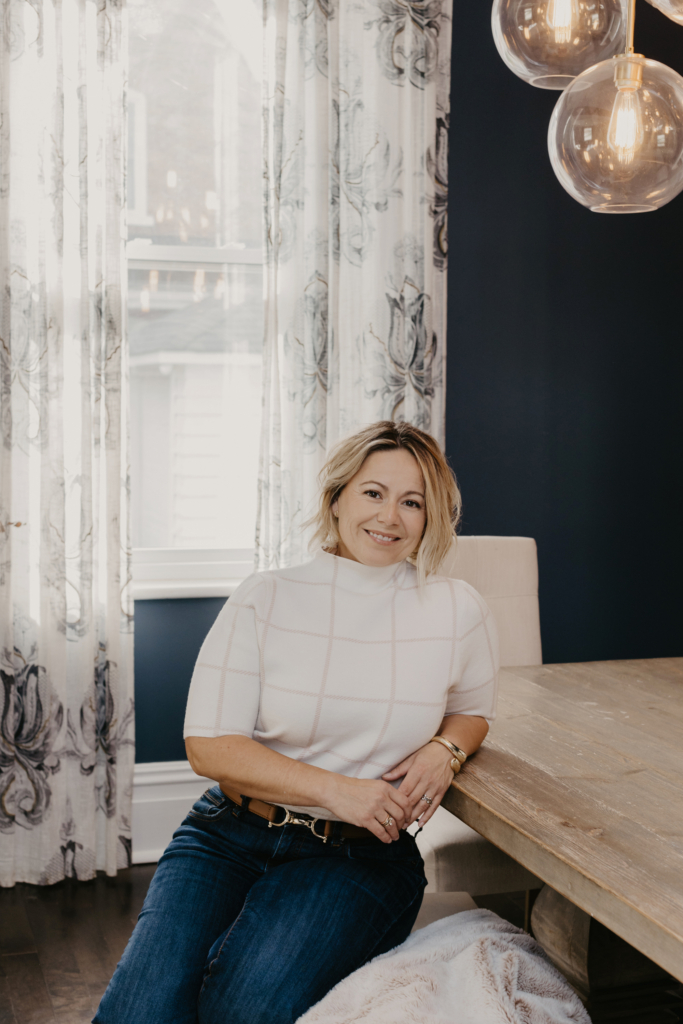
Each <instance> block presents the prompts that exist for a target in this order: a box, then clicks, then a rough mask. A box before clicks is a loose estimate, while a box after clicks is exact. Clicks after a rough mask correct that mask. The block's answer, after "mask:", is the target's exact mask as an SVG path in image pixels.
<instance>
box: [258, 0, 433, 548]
mask: <svg viewBox="0 0 683 1024" xmlns="http://www.w3.org/2000/svg"><path fill="white" fill-rule="evenodd" d="M451 4H452V0H264V18H265V33H266V41H265V47H266V54H265V69H266V72H265V74H266V78H265V90H264V146H265V154H264V207H265V219H266V255H267V266H266V275H267V278H266V332H265V355H264V359H265V363H264V371H265V372H264V387H265V392H264V408H263V431H262V442H261V462H260V471H259V514H258V524H257V545H256V546H257V566H258V567H259V568H269V567H271V568H272V567H277V566H285V565H289V564H292V563H297V562H301V561H302V560H303V559H304V558H305V555H306V538H305V537H304V535H303V534H302V531H301V524H302V521H303V519H304V518H305V517H306V516H307V515H308V514H310V512H311V511H312V503H313V502H314V501H315V497H316V494H317V482H316V477H317V473H318V471H319V469H320V467H321V465H322V462H323V461H324V457H325V453H326V452H327V450H328V449H329V447H330V446H331V445H332V444H334V443H335V442H336V441H337V440H338V439H339V438H340V437H342V436H344V435H345V434H347V433H351V432H352V431H354V430H356V429H358V428H359V427H361V426H363V425H364V424H367V423H371V422H373V421H375V420H379V419H393V420H407V421H410V422H412V423H414V424H416V425H417V426H420V427H422V428H424V429H426V430H429V431H430V432H431V433H433V434H434V435H435V436H436V437H437V438H438V439H439V440H440V441H442V442H443V432H444V372H445V348H444V342H445V332H446V303H445V284H446V256H447V235H446V215H447V185H448V173H447V163H448V118H449V89H450V45H451V44H450V36H451Z"/></svg>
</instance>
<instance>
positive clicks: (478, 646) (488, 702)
mask: <svg viewBox="0 0 683 1024" xmlns="http://www.w3.org/2000/svg"><path fill="white" fill-rule="evenodd" d="M449 582H450V583H451V585H452V586H453V588H454V590H455V595H454V598H455V600H456V601H457V603H458V608H457V614H456V617H455V621H456V637H455V647H456V652H457V654H456V658H455V678H454V680H453V682H452V683H451V686H450V688H449V691H448V699H447V701H446V711H445V714H447V715H477V716H479V717H480V718H485V719H486V720H487V721H488V722H492V721H493V720H494V718H495V717H496V702H497V699H498V669H499V654H498V631H497V629H496V623H495V620H494V618H493V615H492V614H491V610H490V609H489V607H488V605H487V604H486V602H485V601H484V599H483V597H482V596H481V594H478V593H477V591H476V590H475V589H474V587H471V586H470V585H469V584H468V583H464V582H463V581H462V580H451V581H449Z"/></svg>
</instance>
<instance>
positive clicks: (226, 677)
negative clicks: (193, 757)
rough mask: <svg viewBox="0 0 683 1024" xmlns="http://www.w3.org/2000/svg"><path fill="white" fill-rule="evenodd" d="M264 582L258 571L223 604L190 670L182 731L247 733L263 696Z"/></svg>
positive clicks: (208, 734) (194, 733) (195, 733)
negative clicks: (261, 611) (261, 636)
mask: <svg viewBox="0 0 683 1024" xmlns="http://www.w3.org/2000/svg"><path fill="white" fill-rule="evenodd" d="M265 587H266V584H265V581H264V579H263V577H262V576H260V575H259V574H258V573H255V574H254V575H253V576H250V577H249V578H248V579H246V580H244V582H243V583H241V584H240V586H239V587H238V588H237V590H236V591H235V593H234V594H233V595H232V597H230V598H229V599H228V600H227V601H226V602H225V605H224V606H223V608H222V609H221V611H220V613H219V615H218V618H217V619H216V621H215V622H214V624H213V626H212V627H211V629H210V631H209V633H208V636H207V637H206V640H205V641H204V643H203V644H202V647H201V650H200V652H199V657H198V658H197V663H196V664H195V667H194V672H193V673H192V682H191V683H190V692H189V694H188V698H187V708H186V711H185V728H184V730H183V736H185V737H187V736H205V737H209V738H213V737H216V736H231V735H238V736H249V737H251V736H252V735H253V732H254V727H255V725H256V719H257V716H258V710H259V701H260V696H261V677H260V670H259V664H260V653H259V642H258V622H257V615H258V604H259V598H260V597H261V596H262V595H263V592H264V589H265Z"/></svg>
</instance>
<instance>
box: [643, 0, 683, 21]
mask: <svg viewBox="0 0 683 1024" xmlns="http://www.w3.org/2000/svg"><path fill="white" fill-rule="evenodd" d="M649 2H650V3H651V4H652V6H653V7H656V8H657V10H658V11H661V12H662V14H666V16H667V18H671V20H672V21H677V22H678V24H679V25H683V0H649Z"/></svg>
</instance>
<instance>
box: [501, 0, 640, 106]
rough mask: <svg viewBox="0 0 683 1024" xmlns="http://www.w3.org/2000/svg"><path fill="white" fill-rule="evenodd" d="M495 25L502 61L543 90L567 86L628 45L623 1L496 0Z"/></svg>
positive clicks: (520, 76) (525, 79)
mask: <svg viewBox="0 0 683 1024" xmlns="http://www.w3.org/2000/svg"><path fill="white" fill-rule="evenodd" d="M491 27H492V29H493V38H494V40H495V43H496V47H497V49H498V53H499V54H500V56H501V57H502V59H503V61H504V62H505V63H506V64H507V66H508V67H509V68H510V70H511V71H514V73H515V74H516V75H518V76H519V78H522V79H523V80H524V81H525V82H529V83H530V84H531V85H535V86H537V87H538V88H539V89H565V88H566V87H567V86H568V85H569V83H570V82H571V81H573V79H574V78H576V76H577V75H580V74H581V72H582V71H585V70H586V68H589V67H591V66H592V65H593V64H597V63H598V62H599V61H601V60H606V59H607V58H608V57H612V56H614V54H615V53H618V52H619V51H620V50H625V49H626V18H625V12H624V9H623V7H622V3H621V0H494V4H493V10H492V12H491Z"/></svg>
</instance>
